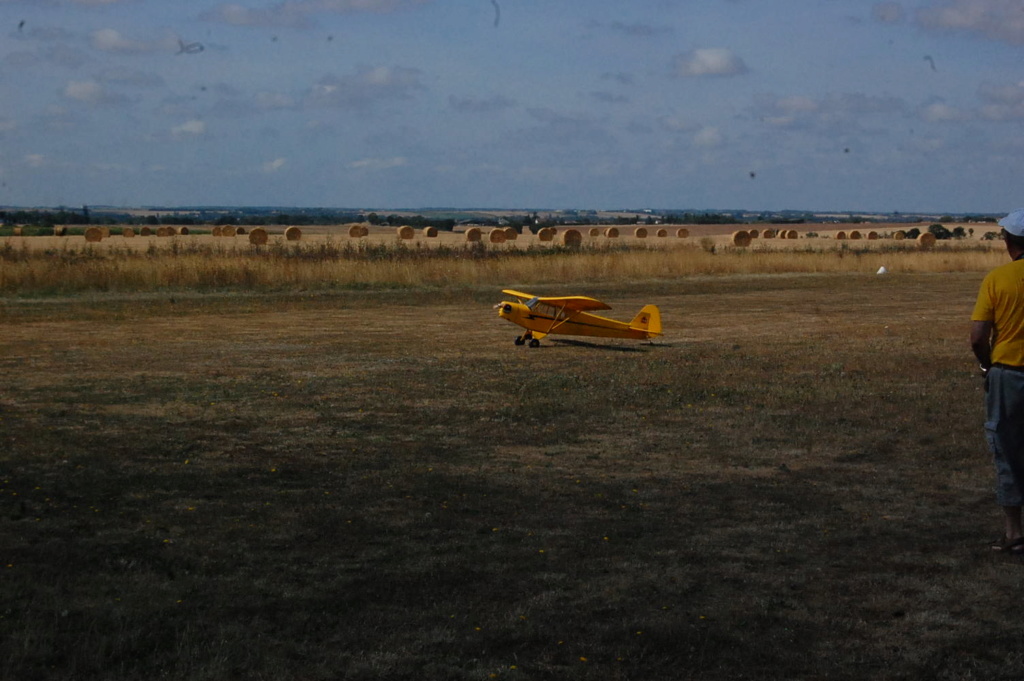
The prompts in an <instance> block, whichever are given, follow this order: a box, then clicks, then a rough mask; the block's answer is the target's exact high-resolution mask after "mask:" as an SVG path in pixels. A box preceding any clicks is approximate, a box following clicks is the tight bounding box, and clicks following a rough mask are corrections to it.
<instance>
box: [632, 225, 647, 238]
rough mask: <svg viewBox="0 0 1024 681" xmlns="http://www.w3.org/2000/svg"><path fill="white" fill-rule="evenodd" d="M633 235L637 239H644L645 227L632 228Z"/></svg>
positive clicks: (645, 236) (645, 235)
mask: <svg viewBox="0 0 1024 681" xmlns="http://www.w3.org/2000/svg"><path fill="white" fill-rule="evenodd" d="M633 236H634V237H636V238H637V239H646V238H647V228H646V227H637V228H636V229H634V230H633Z"/></svg>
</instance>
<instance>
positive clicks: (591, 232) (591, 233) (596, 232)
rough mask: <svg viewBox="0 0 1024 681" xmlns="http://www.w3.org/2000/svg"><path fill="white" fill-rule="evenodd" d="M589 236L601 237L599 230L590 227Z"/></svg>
mask: <svg viewBox="0 0 1024 681" xmlns="http://www.w3.org/2000/svg"><path fill="white" fill-rule="evenodd" d="M590 236H592V237H594V236H601V230H600V229H598V228H597V227H591V228H590Z"/></svg>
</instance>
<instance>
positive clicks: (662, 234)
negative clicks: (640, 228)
mask: <svg viewBox="0 0 1024 681" xmlns="http://www.w3.org/2000/svg"><path fill="white" fill-rule="evenodd" d="M658 236H659V237H662V238H664V237H666V236H668V230H667V229H659V230H658Z"/></svg>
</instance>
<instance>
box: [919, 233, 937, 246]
mask: <svg viewBox="0 0 1024 681" xmlns="http://www.w3.org/2000/svg"><path fill="white" fill-rule="evenodd" d="M917 245H918V246H920V247H921V248H931V247H932V246H934V245H935V235H934V234H932V233H931V232H921V235H920V236H918V237H917Z"/></svg>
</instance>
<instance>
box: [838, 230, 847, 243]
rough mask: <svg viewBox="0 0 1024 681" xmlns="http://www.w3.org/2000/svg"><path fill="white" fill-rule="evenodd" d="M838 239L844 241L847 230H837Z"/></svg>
mask: <svg viewBox="0 0 1024 681" xmlns="http://www.w3.org/2000/svg"><path fill="white" fill-rule="evenodd" d="M836 239H837V240H839V241H842V240H844V239H846V232H843V231H839V232H836Z"/></svg>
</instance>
